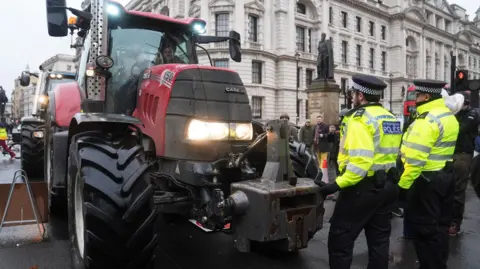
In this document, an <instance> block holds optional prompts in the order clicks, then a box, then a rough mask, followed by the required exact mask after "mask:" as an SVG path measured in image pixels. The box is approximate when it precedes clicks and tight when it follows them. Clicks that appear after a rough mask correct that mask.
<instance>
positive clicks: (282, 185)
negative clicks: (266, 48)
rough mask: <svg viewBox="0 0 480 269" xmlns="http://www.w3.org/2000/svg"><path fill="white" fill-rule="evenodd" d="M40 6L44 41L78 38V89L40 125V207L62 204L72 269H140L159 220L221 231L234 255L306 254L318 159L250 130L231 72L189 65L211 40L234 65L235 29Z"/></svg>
mask: <svg viewBox="0 0 480 269" xmlns="http://www.w3.org/2000/svg"><path fill="white" fill-rule="evenodd" d="M46 3H47V19H48V32H49V34H50V36H57V37H61V36H66V35H68V30H69V29H70V30H71V33H72V32H74V31H76V33H77V35H78V36H79V37H80V40H81V43H83V45H82V44H81V45H82V46H81V48H82V50H81V57H80V62H79V68H78V73H77V81H76V82H73V83H65V84H61V85H59V86H58V87H56V88H55V89H54V92H53V93H52V94H51V95H50V99H49V102H51V103H53V104H54V105H49V106H48V107H49V109H50V110H49V111H47V113H48V114H49V117H47V118H49V119H51V122H49V123H48V124H49V125H55V126H58V127H59V128H57V129H56V130H58V131H51V130H52V129H51V128H46V130H47V133H46V138H47V139H46V141H48V142H47V144H46V150H47V151H48V152H51V154H50V155H49V160H46V162H48V163H50V165H51V166H50V167H52V169H51V171H50V173H49V174H48V177H49V178H48V179H47V180H48V181H49V182H52V183H51V184H49V191H50V200H51V204H52V205H60V206H61V205H63V204H66V209H67V212H68V223H69V233H70V237H71V240H72V256H73V260H74V262H75V265H74V268H151V267H152V266H153V257H154V250H155V245H156V242H157V239H159V237H161V234H160V235H159V234H157V233H161V232H162V231H158V229H155V219H156V217H157V216H160V217H162V218H163V219H164V220H169V221H178V220H180V221H182V220H184V221H187V220H193V222H194V223H198V226H201V227H202V228H204V229H206V230H209V231H222V230H224V229H225V227H230V230H231V233H232V234H233V237H234V239H235V240H234V241H235V247H236V248H237V249H238V250H239V251H250V246H251V243H254V244H260V245H262V246H267V247H272V248H279V249H281V250H285V251H296V250H298V249H301V248H305V247H307V243H308V241H309V240H310V239H311V238H312V237H313V235H314V234H315V233H316V232H317V231H318V230H319V229H321V228H322V223H323V213H324V209H323V197H321V195H320V193H319V188H318V186H317V185H316V184H315V183H314V180H317V179H319V178H320V179H321V176H322V175H321V172H320V171H319V169H318V162H317V161H316V159H315V157H314V156H312V155H310V154H309V153H308V151H307V150H305V147H304V145H302V144H297V143H296V142H293V141H289V139H288V136H287V133H288V130H289V128H290V127H289V126H288V124H287V122H286V121H281V120H276V121H271V122H269V123H267V124H266V125H263V124H260V123H258V122H252V119H251V108H250V105H249V100H248V96H247V94H246V90H245V87H244V85H243V83H242V81H241V79H240V76H239V75H238V74H237V73H235V72H234V71H232V70H229V69H222V68H215V67H211V66H205V65H199V64H198V57H197V48H201V46H200V45H199V44H202V43H211V42H228V44H229V52H230V56H231V58H232V59H233V60H235V61H240V60H241V52H240V35H239V34H238V33H237V32H235V31H231V32H230V34H229V36H228V37H223V36H222V37H218V36H206V35H201V33H202V32H203V31H204V29H205V22H204V21H203V20H200V19H181V20H177V19H173V18H170V17H166V16H162V15H159V14H153V13H146V12H138V11H128V10H125V9H124V8H123V7H122V6H121V5H120V4H118V3H116V2H113V1H107V0H92V1H91V2H89V3H86V4H85V5H84V7H83V10H77V9H73V8H68V7H66V6H65V0H46ZM66 10H69V11H70V12H72V13H73V14H74V15H75V16H77V17H76V19H71V20H67V15H66ZM69 23H70V25H69ZM207 55H208V52H207ZM49 130H50V131H49ZM259 172H261V173H262V174H261V177H259ZM59 208H60V207H59Z"/></svg>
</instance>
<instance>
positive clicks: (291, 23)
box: [126, 0, 480, 122]
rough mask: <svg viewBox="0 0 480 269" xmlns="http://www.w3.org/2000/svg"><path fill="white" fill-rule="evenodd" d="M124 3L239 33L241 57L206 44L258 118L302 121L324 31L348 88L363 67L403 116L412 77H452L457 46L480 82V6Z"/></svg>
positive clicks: (343, 0)
mask: <svg viewBox="0 0 480 269" xmlns="http://www.w3.org/2000/svg"><path fill="white" fill-rule="evenodd" d="M126 8H127V9H133V10H142V11H149V12H155V13H161V14H164V15H167V16H171V17H175V18H184V17H198V18H202V19H204V20H205V21H206V22H207V34H209V35H227V34H228V31H229V30H235V31H237V32H239V33H240V34H241V36H242V51H243V56H242V62H241V63H236V62H234V61H232V60H229V57H228V50H227V45H226V44H225V43H217V44H210V45H209V46H207V48H208V50H209V53H210V55H211V57H212V60H213V63H214V65H216V66H221V67H228V68H231V69H234V70H235V71H237V72H238V73H239V74H240V76H241V77H242V80H243V82H244V84H245V85H246V88H247V91H248V94H249V98H250V100H251V105H252V112H253V116H254V117H255V118H263V119H271V118H275V117H278V116H279V115H280V114H281V113H288V114H290V115H291V118H292V119H294V118H295V117H294V116H295V115H296V107H297V104H296V91H297V90H299V106H298V107H299V115H300V122H303V120H304V119H305V117H306V116H307V115H309V113H308V109H307V107H308V103H307V102H308V100H307V96H306V94H305V89H306V87H307V86H308V84H309V83H311V81H312V80H313V79H315V78H316V56H317V55H316V50H317V43H318V41H319V40H320V36H321V34H322V33H326V34H327V37H328V38H331V39H332V41H333V45H334V58H335V65H336V68H335V80H336V81H337V83H338V84H339V85H340V86H341V88H342V89H343V90H345V89H347V88H348V87H349V85H351V77H352V75H353V74H355V73H363V74H369V75H374V76H377V77H379V78H381V79H383V80H384V81H385V82H386V83H387V84H388V85H389V87H388V88H387V90H386V91H385V93H384V95H383V99H382V102H383V104H384V105H385V106H386V107H387V108H389V107H391V108H392V110H393V112H395V113H396V114H401V113H402V102H403V97H404V94H405V91H406V88H407V87H408V85H409V84H411V83H412V80H413V79H415V78H430V79H439V80H445V81H447V82H450V59H451V58H450V53H451V52H452V53H453V54H454V55H456V56H457V66H458V67H459V68H463V69H469V71H470V72H469V75H470V77H471V78H478V79H480V8H479V10H477V12H476V13H475V18H473V19H472V20H470V19H469V18H468V16H467V15H466V10H465V9H463V8H462V7H460V6H458V5H449V4H448V3H447V2H446V1H445V0H427V1H420V0H383V1H381V0H330V1H327V0H297V1H293V0H131V1H130V2H129V3H128V4H127V6H126ZM201 53H202V52H201V51H199V54H200V60H201V62H202V63H204V64H209V62H208V58H207V57H206V55H205V54H201ZM296 56H297V57H296ZM344 97H345V96H344V94H341V97H340V99H341V100H340V105H342V106H343V105H344V104H345V102H346V100H345V98H344Z"/></svg>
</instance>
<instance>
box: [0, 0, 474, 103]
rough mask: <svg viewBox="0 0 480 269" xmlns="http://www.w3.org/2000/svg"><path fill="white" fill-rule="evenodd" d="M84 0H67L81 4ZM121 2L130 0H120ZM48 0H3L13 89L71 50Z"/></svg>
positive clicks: (2, 69)
mask: <svg viewBox="0 0 480 269" xmlns="http://www.w3.org/2000/svg"><path fill="white" fill-rule="evenodd" d="M81 2H82V0H67V4H68V5H69V6H71V7H74V8H79V7H80V4H81ZM119 2H121V3H122V4H126V3H128V0H120V1H119ZM450 3H455V4H457V5H459V6H462V7H464V8H465V9H466V10H467V13H468V14H469V15H470V18H471V19H472V18H473V17H474V16H473V14H474V13H475V11H476V10H477V9H478V8H479V6H480V2H479V1H474V0H454V1H450ZM45 17H46V15H45V0H15V1H2V8H1V9H0V36H1V37H2V38H1V41H0V44H1V45H0V63H1V64H0V85H1V86H3V88H4V89H5V90H6V91H7V94H8V97H9V98H10V92H11V90H12V89H13V86H14V79H15V78H16V77H17V76H18V75H20V73H21V71H22V70H24V68H25V66H26V65H27V64H28V65H29V66H30V69H31V70H36V69H37V68H38V66H39V65H40V64H41V63H42V62H43V61H44V60H46V59H47V58H48V57H51V56H53V55H55V54H58V53H67V54H72V53H73V51H72V50H71V49H70V36H68V37H64V38H53V37H50V36H48V33H47V26H46V19H45Z"/></svg>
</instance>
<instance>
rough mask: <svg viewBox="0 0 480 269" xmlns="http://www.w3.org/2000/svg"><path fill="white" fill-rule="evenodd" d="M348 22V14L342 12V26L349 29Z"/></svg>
mask: <svg viewBox="0 0 480 269" xmlns="http://www.w3.org/2000/svg"><path fill="white" fill-rule="evenodd" d="M347 20H348V15H347V12H345V11H342V26H343V28H347V25H348V24H347V22H348V21H347Z"/></svg>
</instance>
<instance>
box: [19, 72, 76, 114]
mask: <svg viewBox="0 0 480 269" xmlns="http://www.w3.org/2000/svg"><path fill="white" fill-rule="evenodd" d="M31 75H32V73H29V72H23V73H22V74H21V76H20V85H21V86H24V87H25V86H28V85H30V76H31ZM35 76H38V75H36V74H35ZM74 81H75V73H69V72H56V71H42V72H41V74H40V75H39V83H37V86H36V88H35V93H34V98H35V101H34V102H33V109H32V115H33V116H41V115H42V114H43V112H45V110H46V107H47V105H48V95H49V93H51V92H52V91H53V89H54V88H55V87H56V86H57V85H59V84H62V83H68V82H74Z"/></svg>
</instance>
